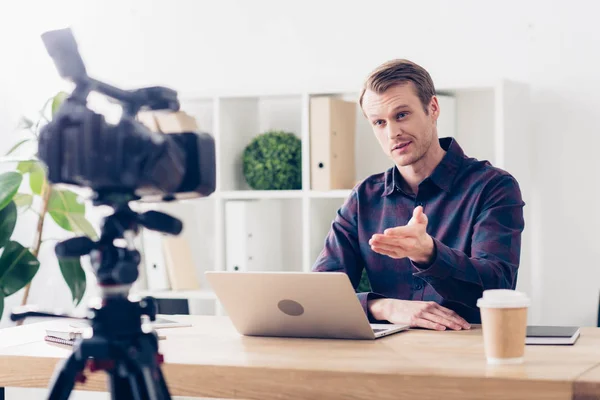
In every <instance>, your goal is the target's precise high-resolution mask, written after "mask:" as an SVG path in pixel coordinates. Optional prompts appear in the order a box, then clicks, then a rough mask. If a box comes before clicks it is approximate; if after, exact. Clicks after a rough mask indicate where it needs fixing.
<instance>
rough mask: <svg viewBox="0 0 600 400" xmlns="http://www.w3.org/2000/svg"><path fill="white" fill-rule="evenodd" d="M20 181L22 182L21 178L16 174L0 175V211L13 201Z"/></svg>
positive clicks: (6, 173)
mask: <svg viewBox="0 0 600 400" xmlns="http://www.w3.org/2000/svg"><path fill="white" fill-rule="evenodd" d="M21 181H23V176H22V175H21V174H20V173H18V172H5V173H3V174H0V210H2V209H3V208H4V207H6V206H7V205H8V203H10V201H11V200H12V199H13V197H14V196H15V194H16V193H17V190H19V186H21Z"/></svg>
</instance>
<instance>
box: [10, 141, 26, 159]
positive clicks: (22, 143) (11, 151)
mask: <svg viewBox="0 0 600 400" xmlns="http://www.w3.org/2000/svg"><path fill="white" fill-rule="evenodd" d="M30 141H31V139H23V140H21V141H20V142H18V143H17V144H15V145H14V146H13V147H11V149H10V150H9V151H8V152H7V153H6V155H7V156H8V155H10V154H11V153H14V152H15V151H16V150H17V149H18V148H19V147H21V146H22V145H24V144H25V143H27V142H30Z"/></svg>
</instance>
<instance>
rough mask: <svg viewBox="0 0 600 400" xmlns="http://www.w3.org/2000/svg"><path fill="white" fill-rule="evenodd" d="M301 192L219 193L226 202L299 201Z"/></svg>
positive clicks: (244, 191)
mask: <svg viewBox="0 0 600 400" xmlns="http://www.w3.org/2000/svg"><path fill="white" fill-rule="evenodd" d="M302 193H303V192H302V190H228V191H223V192H220V193H219V196H220V197H221V198H223V199H226V200H237V199H243V200H250V199H300V198H302Z"/></svg>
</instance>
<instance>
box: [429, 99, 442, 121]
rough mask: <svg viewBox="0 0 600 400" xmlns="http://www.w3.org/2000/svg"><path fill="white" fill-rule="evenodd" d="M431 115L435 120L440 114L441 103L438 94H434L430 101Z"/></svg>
mask: <svg viewBox="0 0 600 400" xmlns="http://www.w3.org/2000/svg"><path fill="white" fill-rule="evenodd" d="M428 109H429V115H431V116H432V117H433V119H434V120H437V119H438V117H439V116H440V103H439V101H438V98H437V96H432V97H431V101H430V102H429V107H428Z"/></svg>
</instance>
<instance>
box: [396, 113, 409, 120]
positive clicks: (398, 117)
mask: <svg viewBox="0 0 600 400" xmlns="http://www.w3.org/2000/svg"><path fill="white" fill-rule="evenodd" d="M407 115H408V114H407V113H398V115H397V116H396V119H402V118H405V117H406V116H407Z"/></svg>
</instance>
